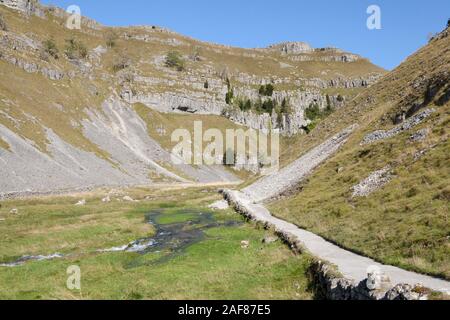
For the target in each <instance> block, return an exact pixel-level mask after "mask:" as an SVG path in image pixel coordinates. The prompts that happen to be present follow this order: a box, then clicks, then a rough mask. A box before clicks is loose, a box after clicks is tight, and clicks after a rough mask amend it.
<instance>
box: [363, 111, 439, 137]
mask: <svg viewBox="0 0 450 320" xmlns="http://www.w3.org/2000/svg"><path fill="white" fill-rule="evenodd" d="M435 111H436V110H435V109H427V110H425V111H423V112H421V113H419V114H417V115H415V116H413V117H411V118H410V119H408V120H406V121H405V122H404V123H402V124H401V125H398V126H396V127H395V128H393V129H391V130H388V131H384V130H380V131H375V132H373V133H371V134H368V135H367V136H365V137H364V139H363V141H362V144H363V145H364V144H369V143H373V142H376V141H380V140H385V139H390V138H392V137H395V136H396V135H399V134H400V133H402V132H404V131H407V130H410V129H412V128H414V127H415V126H417V125H419V124H421V123H422V122H423V121H424V120H425V119H426V118H428V117H429V116H431V115H432V114H433V113H434V112H435Z"/></svg>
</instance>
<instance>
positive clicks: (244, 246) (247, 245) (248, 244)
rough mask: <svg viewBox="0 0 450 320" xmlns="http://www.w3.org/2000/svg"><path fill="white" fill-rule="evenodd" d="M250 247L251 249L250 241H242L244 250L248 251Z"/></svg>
mask: <svg viewBox="0 0 450 320" xmlns="http://www.w3.org/2000/svg"><path fill="white" fill-rule="evenodd" d="M249 247H250V241H248V240H243V241H241V248H242V249H248V248H249Z"/></svg>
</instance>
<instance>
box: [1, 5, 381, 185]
mask: <svg viewBox="0 0 450 320" xmlns="http://www.w3.org/2000/svg"><path fill="white" fill-rule="evenodd" d="M0 13H1V14H2V17H3V19H4V22H5V23H6V24H7V26H8V28H7V30H3V31H0V71H1V73H2V77H1V79H0V125H1V128H2V129H1V130H2V131H1V134H0V150H1V151H2V154H1V159H3V160H5V161H7V163H8V165H7V166H5V167H4V172H2V175H3V176H5V177H7V178H6V179H3V180H2V181H3V184H2V185H1V187H0V191H17V190H21V189H24V188H26V186H25V182H24V181H26V180H27V179H28V178H27V179H24V178H23V177H28V176H29V175H30V172H25V171H21V170H20V169H19V168H20V167H21V166H16V164H20V163H21V162H20V161H21V160H20V159H26V155H29V156H30V157H31V158H32V159H36V161H32V162H33V163H40V162H39V161H41V162H42V163H41V164H42V165H41V167H42V168H44V169H42V170H41V169H37V168H35V167H33V168H34V169H32V170H34V171H35V172H36V174H35V177H36V181H35V182H36V183H34V182H33V183H31V184H30V185H29V187H30V188H31V189H42V188H43V187H45V186H43V185H39V181H43V180H46V179H44V175H45V174H46V173H48V172H51V171H54V172H59V173H55V174H54V175H53V177H54V179H55V180H49V181H51V184H52V185H53V186H55V187H58V188H65V187H72V186H74V185H91V184H92V183H94V181H95V182H97V183H99V184H103V183H106V182H108V181H109V182H111V183H113V184H115V183H118V182H119V181H123V182H124V183H143V182H145V181H149V180H151V179H150V178H149V177H148V175H146V174H145V172H146V170H147V169H149V170H150V171H152V172H156V174H158V175H163V176H165V177H167V178H169V179H175V180H180V179H181V180H183V179H185V178H187V179H189V180H199V181H212V180H214V179H219V180H229V179H231V180H232V179H233V178H232V177H230V176H229V175H227V173H226V172H224V171H223V170H216V169H217V168H215V169H212V168H204V169H205V170H206V171H202V170H200V171H198V170H195V169H194V168H191V167H187V166H186V167H182V168H176V170H177V172H178V173H179V174H177V175H176V176H174V175H173V174H171V173H170V172H167V171H165V170H163V169H164V168H161V167H160V163H161V162H165V161H166V160H167V154H165V155H164V152H166V151H167V150H163V149H162V148H161V147H158V141H152V140H151V139H150V140H148V139H147V138H145V137H144V131H145V130H144V129H145V128H144V127H143V126H142V124H141V123H140V120H139V116H138V115H136V114H134V113H130V114H127V116H129V117H130V119H132V120H133V121H123V119H122V120H121V119H119V118H117V117H112V116H111V114H115V112H118V111H117V110H116V109H118V110H121V111H120V112H125V110H126V109H127V108H128V109H131V108H132V106H133V104H136V103H142V104H144V105H145V106H147V107H148V108H149V109H153V110H156V111H158V112H160V113H165V114H172V113H173V114H180V115H186V116H198V115H204V116H208V115H221V116H225V117H227V118H228V119H230V120H231V121H233V122H235V123H237V124H242V125H244V126H247V127H251V128H254V129H263V130H271V129H274V128H278V129H280V131H281V132H282V134H284V135H286V136H292V135H295V134H300V133H302V132H303V128H304V127H305V126H307V125H308V123H309V122H308V120H307V119H306V117H305V109H307V108H308V107H310V106H311V105H313V104H314V105H318V106H319V107H320V108H321V109H324V108H326V107H331V108H334V109H338V108H340V107H341V106H342V105H343V104H344V102H345V101H346V100H348V99H350V98H351V97H352V96H354V95H356V94H358V93H359V92H360V91H361V90H363V89H364V88H366V87H367V86H370V85H371V84H372V83H374V82H375V81H377V79H378V78H379V77H380V76H382V75H383V74H384V70H382V69H380V68H378V67H376V66H374V65H372V64H371V63H370V62H368V61H367V60H365V59H362V58H360V57H357V56H354V55H352V54H350V53H345V52H342V51H339V50H336V49H313V48H311V47H310V46H309V45H307V44H304V43H284V44H280V45H274V46H272V47H269V48H266V49H240V48H234V47H229V46H222V45H217V44H211V43H204V42H200V41H197V40H195V39H191V38H188V37H184V36H181V35H179V34H177V33H175V32H172V31H170V30H167V29H164V28H160V27H156V26H149V27H127V28H108V27H105V26H102V25H100V24H98V23H96V22H95V21H92V20H90V19H88V18H84V17H83V18H82V27H81V30H77V31H72V30H69V29H67V28H66V27H65V25H66V19H67V17H68V14H67V13H66V12H65V11H64V10H62V9H59V8H54V7H45V6H43V5H41V4H39V3H38V2H37V1H32V0H1V1H0ZM43 30H45V31H43ZM170 52H176V53H177V54H178V56H179V58H180V60H181V61H182V63H183V68H174V67H173V66H172V67H171V66H170V64H168V63H167V56H168V54H169V53H170ZM349 67H351V68H349ZM269 84H270V85H272V87H273V92H270V94H266V93H261V86H267V85H269ZM230 91H232V92H233V97H232V99H226V96H227V95H228V94H229V93H230ZM111 99H112V100H111ZM284 100H286V101H289V111H286V110H285V111H280V110H278V109H277V108H274V110H273V111H271V110H256V109H255V107H254V106H255V105H256V104H257V103H258V102H261V103H263V102H268V101H270V102H271V103H273V104H274V105H276V106H278V107H279V106H280V105H281V104H282V103H283V101H284ZM239 101H250V104H251V105H253V107H252V108H250V109H245V110H243V109H242V108H241V106H240V105H239ZM106 106H115V107H113V108H108V107H106ZM115 108H116V109H115ZM114 110H115V111H114ZM120 112H119V114H120ZM125 113H126V112H125ZM135 126H139V127H140V129H139V130H140V131H139V133H136V132H135V129H136V128H134V127H135ZM99 128H103V129H102V130H99ZM118 128H120V132H122V133H125V132H127V133H132V132H134V133H135V134H134V135H133V136H131V137H130V136H126V135H125V136H120V135H119V136H118V135H117V130H118ZM147 129H148V128H147ZM147 131H148V130H147ZM105 133H106V136H105ZM138 137H139V139H138ZM127 139H132V140H133V141H135V142H136V143H137V144H132V145H130V144H126V143H125V140H127ZM137 141H140V142H137ZM118 145H120V146H121V147H118ZM146 145H151V146H152V147H151V148H149V149H148V148H146V147H145V146H146ZM113 146H114V147H113ZM116 148H118V149H116ZM147 149H148V150H147ZM130 150H131V152H130ZM123 154H131V155H132V158H129V159H125V158H124V156H123ZM89 157H95V159H96V160H87V159H88V158H89ZM130 157H131V156H130ZM37 159H41V160H39V161H38V160H37ZM74 163H77V164H81V165H76V166H74V165H73V164H74ZM88 163H91V164H93V165H94V164H95V165H94V167H91V166H90V165H88ZM129 163H139V165H137V166H136V167H133V166H131V167H130V166H129ZM22 165H23V167H26V166H25V164H24V163H22ZM102 166H104V167H105V168H107V169H105V170H107V172H106V171H102V170H97V168H99V167H102ZM116 166H118V168H120V169H119V170H118V171H116V170H117V168H116ZM71 167H77V168H83V169H82V170H81V169H80V170H78V169H76V170H74V169H73V168H71ZM56 168H60V169H61V168H65V169H64V170H66V171H64V170H62V171H61V170H60V169H58V170H59V171H58V170H56ZM55 170H56V171H55ZM67 170H68V171H67ZM108 170H109V171H108ZM210 170H212V171H210ZM180 171H181V172H180ZM11 172H15V175H14V176H11ZM64 172H65V173H64ZM67 172H69V173H67ZM202 172H203V173H202ZM66 173H67V176H71V177H76V178H73V179H71V181H72V182H73V183H72V182H71V183H69V182H68V181H65V180H64V181H63V179H62V178H63V176H64V175H65V174H66ZM124 174H125V175H124ZM109 175H111V176H114V177H116V178H114V179H112V178H111V179H106V180H107V181H106V180H105V179H104V177H107V176H109ZM208 175H209V177H208ZM181 176H182V177H181ZM211 177H213V178H211ZM83 181H84V182H83Z"/></svg>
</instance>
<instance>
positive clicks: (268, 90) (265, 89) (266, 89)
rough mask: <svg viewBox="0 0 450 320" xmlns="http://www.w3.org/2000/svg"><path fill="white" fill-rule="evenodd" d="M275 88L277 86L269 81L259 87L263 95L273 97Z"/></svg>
mask: <svg viewBox="0 0 450 320" xmlns="http://www.w3.org/2000/svg"><path fill="white" fill-rule="evenodd" d="M274 90H275V87H274V86H273V84H271V83H269V84H268V85H265V86H264V85H262V86H261V87H260V88H259V94H260V95H261V96H266V97H271V96H273V92H274Z"/></svg>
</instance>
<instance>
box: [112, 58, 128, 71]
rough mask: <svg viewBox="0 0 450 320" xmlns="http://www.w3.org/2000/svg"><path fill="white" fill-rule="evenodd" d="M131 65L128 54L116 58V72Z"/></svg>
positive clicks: (114, 68)
mask: <svg viewBox="0 0 450 320" xmlns="http://www.w3.org/2000/svg"><path fill="white" fill-rule="evenodd" d="M130 66H131V60H130V58H128V57H127V56H120V57H119V58H116V60H114V62H113V70H114V72H118V71H120V70H124V69H126V68H128V67H130Z"/></svg>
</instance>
